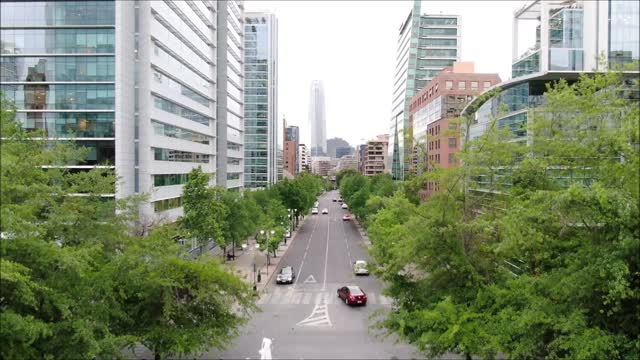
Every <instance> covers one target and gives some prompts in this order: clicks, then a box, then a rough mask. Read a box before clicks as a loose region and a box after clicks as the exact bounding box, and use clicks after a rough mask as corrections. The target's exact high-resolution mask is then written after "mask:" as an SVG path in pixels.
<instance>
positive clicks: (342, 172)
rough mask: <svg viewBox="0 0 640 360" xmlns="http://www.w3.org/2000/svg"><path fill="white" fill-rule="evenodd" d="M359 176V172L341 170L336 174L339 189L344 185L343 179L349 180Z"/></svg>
mask: <svg viewBox="0 0 640 360" xmlns="http://www.w3.org/2000/svg"><path fill="white" fill-rule="evenodd" d="M359 174H360V173H359V172H358V171H357V170H354V169H344V170H340V171H339V172H338V173H337V174H336V185H337V186H338V189H339V188H340V184H342V180H343V179H345V178H348V177H349V176H353V175H359Z"/></svg>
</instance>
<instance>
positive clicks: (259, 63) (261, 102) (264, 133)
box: [244, 12, 278, 188]
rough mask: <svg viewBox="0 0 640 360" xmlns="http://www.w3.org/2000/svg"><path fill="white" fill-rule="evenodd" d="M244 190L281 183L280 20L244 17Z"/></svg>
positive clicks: (266, 16)
mask: <svg viewBox="0 0 640 360" xmlns="http://www.w3.org/2000/svg"><path fill="white" fill-rule="evenodd" d="M244 29H245V39H244V44H245V47H244V61H245V64H244V76H245V78H244V84H245V93H244V155H245V156H244V186H245V187H247V188H258V187H267V186H269V185H270V184H273V183H275V182H276V181H277V180H278V174H277V170H276V165H277V160H276V149H277V146H278V131H277V129H278V19H277V18H276V16H275V15H273V14H269V13H260V12H255V13H247V14H246V15H245V24H244Z"/></svg>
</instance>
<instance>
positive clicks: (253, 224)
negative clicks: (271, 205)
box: [223, 191, 259, 251]
mask: <svg viewBox="0 0 640 360" xmlns="http://www.w3.org/2000/svg"><path fill="white" fill-rule="evenodd" d="M223 202H224V204H225V207H226V208H227V209H228V211H227V213H226V219H225V221H224V224H225V236H224V238H225V239H228V240H230V241H231V242H232V247H233V250H234V251H235V247H236V244H238V243H239V242H241V241H242V240H245V239H246V238H247V237H249V236H251V235H252V234H255V232H256V229H257V226H258V220H259V218H257V217H256V216H255V214H257V213H258V205H257V204H256V202H255V200H254V199H253V197H251V196H243V195H242V194H240V193H239V192H235V191H225V192H224V194H223Z"/></svg>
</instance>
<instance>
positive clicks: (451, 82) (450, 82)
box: [445, 80, 477, 90]
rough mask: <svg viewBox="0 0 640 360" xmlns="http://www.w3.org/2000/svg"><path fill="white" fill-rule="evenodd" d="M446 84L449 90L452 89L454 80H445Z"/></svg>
mask: <svg viewBox="0 0 640 360" xmlns="http://www.w3.org/2000/svg"><path fill="white" fill-rule="evenodd" d="M476 84H477V83H476ZM445 85H446V87H447V90H451V89H453V81H451V80H447V81H446V82H445Z"/></svg>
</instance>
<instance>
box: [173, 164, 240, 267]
mask: <svg viewBox="0 0 640 360" xmlns="http://www.w3.org/2000/svg"><path fill="white" fill-rule="evenodd" d="M225 192H226V190H225V189H223V188H221V187H212V186H209V175H207V174H205V173H204V172H202V169H201V168H200V167H197V168H194V169H192V170H191V172H189V177H188V180H187V183H186V184H185V185H184V188H183V189H182V206H183V209H184V215H183V216H182V217H180V219H179V220H178V222H179V224H180V226H181V227H182V228H183V229H184V230H185V231H186V233H187V236H189V237H191V238H194V239H196V241H197V242H198V244H199V245H203V244H204V243H206V242H207V241H209V240H211V239H213V240H215V242H216V243H217V244H218V245H219V246H220V247H221V248H222V249H223V256H224V252H225V251H224V250H225V249H226V246H227V245H228V242H229V239H227V238H226V237H225V235H227V234H225V229H228V225H227V223H226V220H227V215H228V213H229V208H228V207H227V206H226V205H225V203H224V202H223V198H224V194H225Z"/></svg>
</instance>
